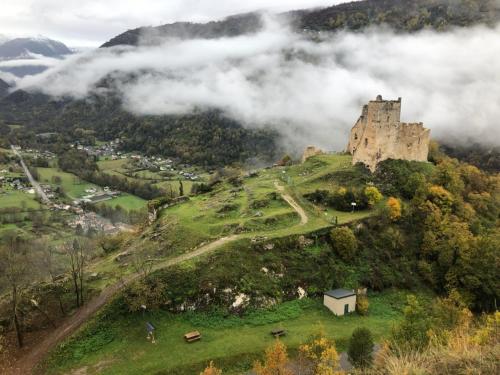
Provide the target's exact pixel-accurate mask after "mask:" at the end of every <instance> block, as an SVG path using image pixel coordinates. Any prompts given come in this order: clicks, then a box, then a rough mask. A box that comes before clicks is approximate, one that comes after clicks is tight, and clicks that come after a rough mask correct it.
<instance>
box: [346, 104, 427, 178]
mask: <svg viewBox="0 0 500 375" xmlns="http://www.w3.org/2000/svg"><path fill="white" fill-rule="evenodd" d="M400 116H401V98H399V99H398V100H383V99H382V97H381V96H380V95H379V96H378V97H377V99H376V100H374V101H370V102H369V103H368V105H365V106H364V107H363V111H362V113H361V116H360V117H359V119H358V121H357V122H356V124H355V125H354V127H353V128H352V130H351V134H350V137H349V144H348V146H347V150H348V151H349V152H350V153H351V154H352V156H353V160H352V162H353V164H356V163H358V162H362V163H364V164H366V165H367V166H368V168H369V169H370V170H371V171H372V172H373V171H374V170H375V169H376V167H377V164H378V163H379V162H381V161H382V160H386V159H403V160H415V161H427V154H428V153H429V141H430V130H428V129H425V128H424V126H423V124H422V123H402V122H400Z"/></svg>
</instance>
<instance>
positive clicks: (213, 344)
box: [48, 292, 428, 375]
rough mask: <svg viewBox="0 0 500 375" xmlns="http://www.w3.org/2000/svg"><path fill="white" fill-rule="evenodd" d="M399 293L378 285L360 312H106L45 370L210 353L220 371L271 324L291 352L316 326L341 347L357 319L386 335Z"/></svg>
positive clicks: (229, 369)
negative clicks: (190, 335) (188, 336)
mask: <svg viewBox="0 0 500 375" xmlns="http://www.w3.org/2000/svg"><path fill="white" fill-rule="evenodd" d="M406 294H407V293H406V292H384V293H381V294H375V295H372V296H370V313H369V315H368V316H366V317H361V316H359V315H357V314H355V313H354V314H351V315H349V316H346V317H335V316H334V315H333V314H332V313H331V312H330V311H329V310H328V309H326V308H325V307H323V306H322V302H321V300H309V299H306V300H302V301H298V300H296V301H290V302H286V303H283V304H281V305H278V306H277V307H274V308H272V309H271V310H257V311H253V312H250V313H248V314H247V315H246V316H244V317H242V318H240V317H237V316H230V317H224V316H223V315H221V314H220V313H210V314H208V313H183V314H178V315H172V314H170V313H167V312H157V313H154V314H151V315H149V314H146V316H142V314H141V313H135V314H133V313H130V314H128V315H125V316H120V317H118V318H115V317H112V318H108V319H106V317H105V315H103V316H102V317H101V318H100V320H98V321H94V322H92V323H90V324H89V325H88V326H87V328H86V329H84V330H83V331H82V332H81V333H80V334H79V335H77V336H75V337H74V338H73V339H71V340H70V341H69V342H68V343H65V344H63V345H62V346H61V348H60V349H59V350H58V351H56V352H55V353H54V354H53V356H52V358H51V361H50V366H49V367H50V368H49V371H48V373H49V374H62V373H67V371H68V370H69V369H77V368H79V369H82V368H83V367H86V371H87V372H86V373H87V374H97V373H99V374H108V375H114V374H120V375H122V374H153V373H154V374H197V373H199V372H200V371H201V370H202V369H203V368H204V366H205V365H206V364H207V363H208V362H209V361H210V360H214V361H215V363H216V364H217V365H218V366H219V367H222V368H223V370H224V373H225V374H237V373H241V372H240V371H244V370H247V369H248V368H249V367H250V366H251V363H252V362H253V360H255V359H256V358H259V357H261V355H262V353H263V351H264V350H265V348H266V347H267V346H269V345H270V344H271V343H272V342H273V340H274V339H273V338H272V336H271V335H270V331H271V330H272V329H274V328H277V327H278V328H283V329H286V330H287V332H288V333H287V335H286V336H285V337H284V338H283V342H284V343H285V344H286V345H287V346H288V347H289V349H292V352H293V349H296V348H297V347H298V346H299V345H300V344H302V343H304V342H305V341H306V340H307V338H308V337H309V336H311V335H313V334H315V333H317V332H319V331H320V330H323V331H324V332H325V334H326V336H328V337H330V338H332V339H334V340H335V341H336V345H337V349H338V350H339V351H343V350H345V348H346V341H347V339H348V337H349V336H350V334H351V333H352V331H353V330H354V329H355V328H357V327H361V326H362V327H367V328H369V329H370V330H371V331H372V332H373V334H374V337H375V339H376V340H377V341H379V340H380V339H381V338H383V337H387V336H388V335H389V334H390V332H391V328H392V327H393V325H394V324H395V323H397V321H398V320H399V319H400V318H401V316H402V313H401V311H402V307H403V304H404V303H405V301H406V297H405V296H406ZM422 298H428V296H424V295H423V296H422ZM146 321H150V322H152V323H153V324H154V325H155V327H156V328H157V330H156V332H157V335H156V336H157V343H156V344H151V343H150V342H149V341H147V340H146V330H145V322H146ZM192 330H199V331H200V332H201V334H202V336H203V338H202V340H201V341H199V342H196V343H193V344H187V343H185V342H184V340H183V335H184V334H185V333H186V332H190V331H192Z"/></svg>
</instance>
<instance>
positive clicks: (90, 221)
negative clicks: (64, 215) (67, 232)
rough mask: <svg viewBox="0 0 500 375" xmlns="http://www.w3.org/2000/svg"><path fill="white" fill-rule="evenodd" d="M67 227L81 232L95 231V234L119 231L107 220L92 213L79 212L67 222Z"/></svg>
mask: <svg viewBox="0 0 500 375" xmlns="http://www.w3.org/2000/svg"><path fill="white" fill-rule="evenodd" d="M68 225H69V226H70V227H71V228H73V229H76V228H78V227H79V228H81V230H82V231H83V232H88V231H91V230H95V231H97V232H101V231H102V232H105V233H116V232H118V231H119V230H120V228H118V227H117V226H115V225H113V224H112V223H111V222H110V221H109V220H106V219H104V218H103V217H101V216H99V215H97V214H96V213H94V212H83V211H82V212H81V213H80V214H78V215H77V216H75V217H74V218H73V219H71V220H70V221H69V222H68Z"/></svg>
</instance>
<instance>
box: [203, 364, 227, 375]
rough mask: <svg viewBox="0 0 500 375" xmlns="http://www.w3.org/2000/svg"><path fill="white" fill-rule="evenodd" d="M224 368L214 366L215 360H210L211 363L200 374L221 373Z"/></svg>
mask: <svg viewBox="0 0 500 375" xmlns="http://www.w3.org/2000/svg"><path fill="white" fill-rule="evenodd" d="M221 374H222V370H219V369H218V368H217V367H215V366H214V363H213V361H210V364H209V365H208V367H207V368H206V369H205V370H204V371H203V372H201V373H200V375H221Z"/></svg>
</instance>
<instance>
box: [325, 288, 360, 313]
mask: <svg viewBox="0 0 500 375" xmlns="http://www.w3.org/2000/svg"><path fill="white" fill-rule="evenodd" d="M323 304H324V305H325V306H326V307H328V309H330V311H331V312H333V313H334V314H335V315H337V316H342V315H345V314H348V313H351V312H353V311H355V310H356V293H354V290H350V289H334V290H329V291H328V292H325V294H324V297H323Z"/></svg>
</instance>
